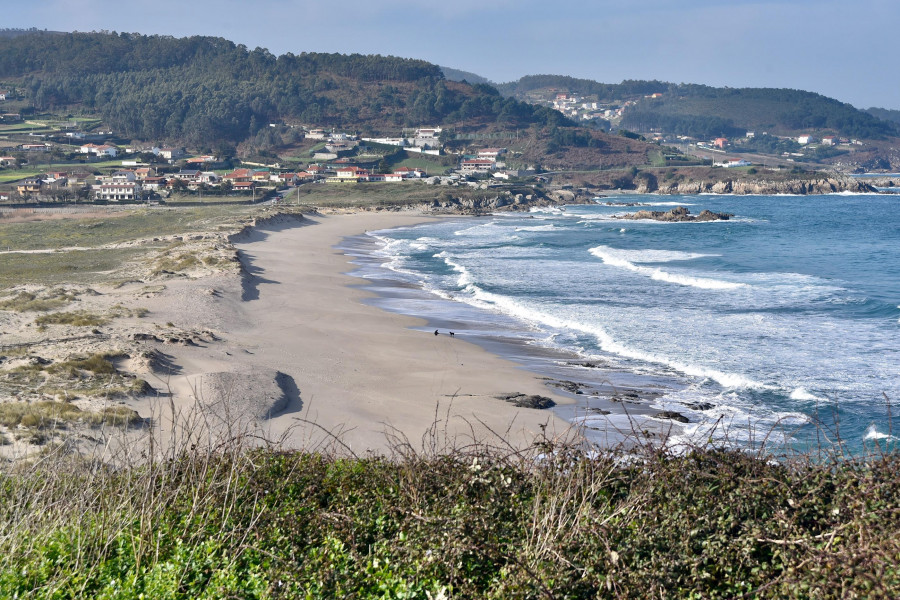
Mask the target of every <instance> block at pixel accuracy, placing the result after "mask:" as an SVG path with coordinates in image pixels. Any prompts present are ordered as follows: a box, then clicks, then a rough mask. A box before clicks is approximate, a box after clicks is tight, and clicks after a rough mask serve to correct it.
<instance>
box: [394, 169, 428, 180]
mask: <svg viewBox="0 0 900 600" xmlns="http://www.w3.org/2000/svg"><path fill="white" fill-rule="evenodd" d="M394 174H395V175H402V176H403V177H404V178H406V179H410V178H413V177H421V176H422V175H424V174H425V173H424V172H423V171H422V170H421V169H411V168H409V167H398V168H396V169H394Z"/></svg>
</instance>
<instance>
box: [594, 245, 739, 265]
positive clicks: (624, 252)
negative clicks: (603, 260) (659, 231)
mask: <svg viewBox="0 0 900 600" xmlns="http://www.w3.org/2000/svg"><path fill="white" fill-rule="evenodd" d="M594 250H597V251H598V252H602V253H604V254H605V255H607V256H611V257H615V258H617V259H621V260H626V261H628V262H633V263H666V262H675V261H681V260H694V259H697V258H708V257H717V256H721V254H701V253H698V252H682V251H680V250H654V249H652V248H647V249H645V250H628V249H624V248H612V247H610V246H597V247H595V248H592V249H591V253H592V254H594ZM594 256H596V254H594Z"/></svg>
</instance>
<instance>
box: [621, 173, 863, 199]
mask: <svg viewBox="0 0 900 600" xmlns="http://www.w3.org/2000/svg"><path fill="white" fill-rule="evenodd" d="M654 183H655V182H652V181H644V182H642V184H643V185H641V186H639V187H638V189H637V191H638V192H640V193H654V192H655V193H658V194H673V195H674V194H736V195H777V194H792V195H808V194H809V195H812V194H835V193H841V192H850V193H859V194H871V193H876V192H877V191H878V190H876V189H875V187H873V186H872V185H870V184H869V183H867V182H865V181H860V180H858V179H854V178H852V177H818V178H815V179H783V180H777V179H722V180H719V181H708V180H704V181H697V180H690V179H688V180H683V181H679V182H677V183H671V184H666V183H661V184H657V185H654Z"/></svg>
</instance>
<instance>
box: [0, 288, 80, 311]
mask: <svg viewBox="0 0 900 600" xmlns="http://www.w3.org/2000/svg"><path fill="white" fill-rule="evenodd" d="M77 297H78V295H77V294H76V293H73V292H69V291H67V290H65V289H60V288H56V289H50V290H46V291H44V292H43V293H35V292H28V291H20V292H18V293H16V294H14V295H12V296H7V297H6V298H2V299H0V310H8V311H14V312H46V311H49V310H55V309H57V308H62V307H63V306H66V305H67V304H69V303H70V302H72V301H74V300H75V299H76V298H77Z"/></svg>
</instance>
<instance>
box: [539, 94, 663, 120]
mask: <svg viewBox="0 0 900 600" xmlns="http://www.w3.org/2000/svg"><path fill="white" fill-rule="evenodd" d="M548 92H549V96H548ZM661 95H662V94H654V96H656V97H659V96H661ZM527 96H528V101H529V102H531V103H533V104H540V105H542V106H547V107H549V108H552V109H555V110H558V111H559V112H561V113H562V114H564V115H565V116H567V117H569V118H570V119H574V120H576V121H592V120H594V119H606V120H607V121H613V120H617V119H621V118H622V115H623V114H624V113H625V109H626V108H628V107H629V106H633V105H634V104H635V101H633V100H628V101H626V102H622V103H609V102H598V101H597V100H596V97H593V98H592V97H589V96H582V95H580V94H574V93H572V92H566V91H559V90H556V89H553V88H551V89H550V90H548V91H545V92H531V93H529V94H527Z"/></svg>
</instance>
